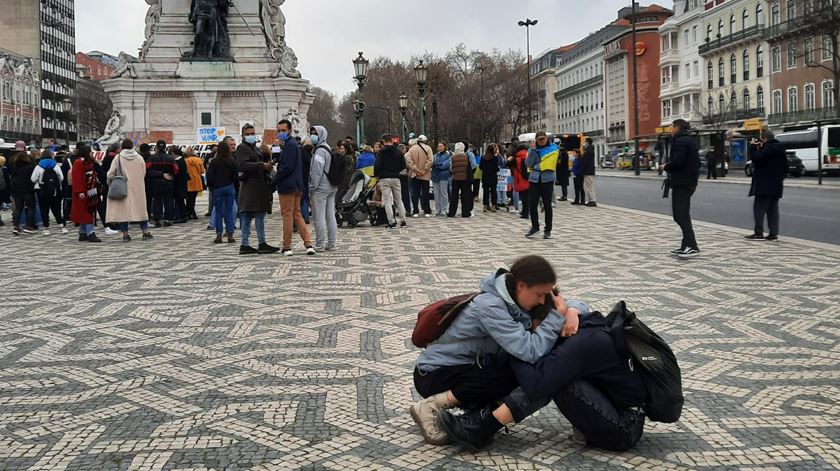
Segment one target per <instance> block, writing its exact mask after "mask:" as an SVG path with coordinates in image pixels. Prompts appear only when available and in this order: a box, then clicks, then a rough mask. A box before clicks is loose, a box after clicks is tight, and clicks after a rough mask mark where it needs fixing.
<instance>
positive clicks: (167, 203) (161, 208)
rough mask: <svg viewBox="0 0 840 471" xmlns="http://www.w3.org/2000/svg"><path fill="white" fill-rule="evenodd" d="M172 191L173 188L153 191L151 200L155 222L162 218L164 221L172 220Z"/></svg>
mask: <svg viewBox="0 0 840 471" xmlns="http://www.w3.org/2000/svg"><path fill="white" fill-rule="evenodd" d="M173 193H174V191H173V190H164V191H157V192H155V195H154V202H153V205H154V220H155V222H160V220H161V219H163V220H164V221H172V210H173V201H174V194H173Z"/></svg>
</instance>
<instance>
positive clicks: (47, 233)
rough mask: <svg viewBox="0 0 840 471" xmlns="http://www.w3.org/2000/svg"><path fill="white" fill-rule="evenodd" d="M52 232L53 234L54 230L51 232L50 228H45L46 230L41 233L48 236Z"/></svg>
mask: <svg viewBox="0 0 840 471" xmlns="http://www.w3.org/2000/svg"><path fill="white" fill-rule="evenodd" d="M50 234H52V232H50V230H49V229H44V231H43V232H41V235H42V236H48V235H50Z"/></svg>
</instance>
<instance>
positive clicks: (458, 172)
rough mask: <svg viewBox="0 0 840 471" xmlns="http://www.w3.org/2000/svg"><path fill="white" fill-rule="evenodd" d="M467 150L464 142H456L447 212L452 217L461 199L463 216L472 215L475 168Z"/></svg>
mask: <svg viewBox="0 0 840 471" xmlns="http://www.w3.org/2000/svg"><path fill="white" fill-rule="evenodd" d="M465 150H466V146H465V145H464V143H462V142H459V143H457V144H455V153H454V154H453V155H452V195H450V198H449V214H447V216H449V217H451V218H454V217H455V213H456V212H457V211H458V202H459V200H460V203H461V217H463V218H469V217H472V208H473V203H474V200H473V195H472V180H471V179H470V175H472V172H473V169H472V167H471V165H470V159H469V156H467V154H466V152H465Z"/></svg>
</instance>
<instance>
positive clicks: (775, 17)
mask: <svg viewBox="0 0 840 471" xmlns="http://www.w3.org/2000/svg"><path fill="white" fill-rule="evenodd" d="M781 22H782V21H781V19H780V14H779V5H778V4H776V5H773V6H772V7H771V8H770V25H771V26H772V25H777V24H779V23H781Z"/></svg>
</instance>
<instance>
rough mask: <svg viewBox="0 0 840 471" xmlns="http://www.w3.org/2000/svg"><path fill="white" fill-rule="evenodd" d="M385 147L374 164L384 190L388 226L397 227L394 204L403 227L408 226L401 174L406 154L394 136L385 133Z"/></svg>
mask: <svg viewBox="0 0 840 471" xmlns="http://www.w3.org/2000/svg"><path fill="white" fill-rule="evenodd" d="M382 144H383V147H382V149H380V151H379V154H378V155H377V156H376V163H375V164H374V175H376V177H377V178H378V179H379V188H380V189H381V190H382V204H383V205H384V206H385V214H386V215H387V216H388V228H389V229H394V228H396V227H397V219H396V217H395V215H394V205H396V207H397V212H398V214H399V217H400V220H401V221H402V222H401V223H400V224H401V227H406V226H407V223H406V220H405V205H404V204H403V200H402V182H401V180H400V174H401V173H402V172H403V171H404V170H405V169H406V165H405V156H404V155H403V153H402V152H400V149H399V148H398V147H397V146H395V145H394V136H392V135H391V134H385V135H384V136H382Z"/></svg>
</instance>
